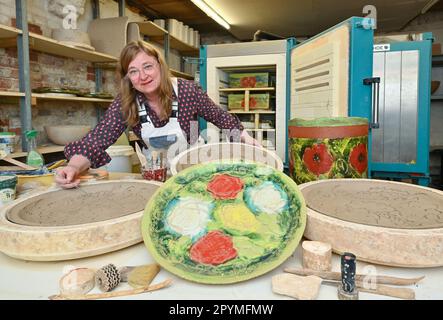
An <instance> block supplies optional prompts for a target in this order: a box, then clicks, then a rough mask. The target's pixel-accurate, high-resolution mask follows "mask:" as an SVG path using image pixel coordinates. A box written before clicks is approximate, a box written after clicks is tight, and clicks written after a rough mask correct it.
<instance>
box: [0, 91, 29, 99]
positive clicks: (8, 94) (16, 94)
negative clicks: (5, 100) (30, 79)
mask: <svg viewBox="0 0 443 320" xmlns="http://www.w3.org/2000/svg"><path fill="white" fill-rule="evenodd" d="M24 96H25V94H24V93H23V92H16V91H0V97H16V98H18V97H24Z"/></svg>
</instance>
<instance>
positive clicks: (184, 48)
mask: <svg viewBox="0 0 443 320" xmlns="http://www.w3.org/2000/svg"><path fill="white" fill-rule="evenodd" d="M151 40H152V41H155V42H158V43H161V44H162V45H164V42H165V39H164V37H151ZM169 47H170V48H171V49H175V50H178V51H179V52H180V53H181V54H182V55H184V56H192V57H197V56H198V55H199V53H200V51H199V49H198V48H196V47H193V46H190V45H189V44H187V43H185V42H183V41H181V40H179V39H177V38H176V37H174V36H172V35H169Z"/></svg>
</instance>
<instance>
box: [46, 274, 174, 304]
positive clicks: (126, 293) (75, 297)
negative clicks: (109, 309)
mask: <svg viewBox="0 0 443 320" xmlns="http://www.w3.org/2000/svg"><path fill="white" fill-rule="evenodd" d="M171 284H172V279H167V280H165V281H162V282H160V283H158V284H154V285H152V286H146V287H143V288H137V289H130V290H122V291H115V292H104V293H95V294H84V295H62V294H59V295H52V296H50V297H49V299H50V300H95V299H107V298H115V297H124V296H130V295H134V294H139V293H144V292H150V291H155V290H160V289H163V288H166V287H169V286H170V285H171Z"/></svg>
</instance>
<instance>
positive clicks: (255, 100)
mask: <svg viewBox="0 0 443 320" xmlns="http://www.w3.org/2000/svg"><path fill="white" fill-rule="evenodd" d="M268 86H269V73H267V72H259V73H257V72H255V73H231V74H230V75H229V87H230V88H266V87H268ZM269 98H270V95H269V93H251V94H249V110H259V109H262V110H266V109H269V105H270V103H269ZM228 109H229V110H235V109H245V94H244V93H231V94H229V96H228Z"/></svg>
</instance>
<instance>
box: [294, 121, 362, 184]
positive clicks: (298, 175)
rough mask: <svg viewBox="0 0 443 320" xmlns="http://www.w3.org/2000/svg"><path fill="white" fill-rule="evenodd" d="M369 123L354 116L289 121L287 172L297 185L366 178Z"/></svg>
mask: <svg viewBox="0 0 443 320" xmlns="http://www.w3.org/2000/svg"><path fill="white" fill-rule="evenodd" d="M368 128H369V127H368V120H367V119H366V118H357V117H333V118H332V117H331V118H316V119H312V120H304V119H298V118H295V119H292V120H291V121H290V122H289V127H288V134H289V146H288V150H289V171H290V175H291V177H292V179H294V181H295V182H296V183H298V184H300V183H305V182H309V181H314V180H320V179H338V178H367V175H368Z"/></svg>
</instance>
